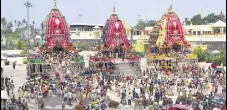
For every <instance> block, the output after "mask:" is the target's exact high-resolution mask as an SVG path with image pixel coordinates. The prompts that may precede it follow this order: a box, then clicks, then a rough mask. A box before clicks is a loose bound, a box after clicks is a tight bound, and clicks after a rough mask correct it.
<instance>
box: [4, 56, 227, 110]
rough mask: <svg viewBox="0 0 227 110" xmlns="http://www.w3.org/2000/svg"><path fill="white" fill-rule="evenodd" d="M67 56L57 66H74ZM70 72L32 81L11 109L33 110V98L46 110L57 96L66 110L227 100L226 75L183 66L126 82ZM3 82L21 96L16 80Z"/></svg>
mask: <svg viewBox="0 0 227 110" xmlns="http://www.w3.org/2000/svg"><path fill="white" fill-rule="evenodd" d="M64 55H66V54H64ZM64 55H63V56H61V55H60V54H57V55H56V56H55V57H53V58H54V59H52V60H53V61H54V62H55V63H56V64H57V65H62V62H64V64H66V62H70V61H68V60H66V59H67V58H69V57H67V56H64ZM69 59H70V58H69ZM68 65H69V64H68ZM66 69H67V71H66V72H62V71H61V66H57V72H59V73H61V78H60V79H58V78H57V79H53V78H51V77H49V76H47V75H45V74H38V75H34V76H28V78H27V81H26V83H25V84H24V85H23V86H21V87H19V89H18V91H17V92H18V94H19V98H18V99H17V100H16V99H15V97H14V96H13V97H12V98H11V102H10V106H9V107H11V108H12V107H16V106H17V107H18V108H21V109H22V110H23V109H25V108H28V104H27V101H29V100H30V99H31V98H33V99H35V100H36V104H37V105H38V107H39V108H41V109H44V107H45V106H44V105H45V104H46V103H48V102H45V101H44V99H45V98H49V97H52V96H53V95H55V96H59V97H61V98H62V103H61V105H62V109H64V108H65V106H66V105H75V104H76V105H77V107H79V106H80V109H81V110H85V109H86V110H99V109H101V110H106V109H107V108H108V107H110V103H112V102H117V103H119V104H120V105H119V106H118V107H122V106H121V105H129V106H131V107H135V108H137V109H149V108H160V107H164V106H168V105H171V106H174V105H175V104H181V105H185V106H186V107H188V108H193V109H196V110H199V109H200V110H202V109H203V110H204V109H205V108H206V107H209V108H211V107H213V106H212V104H211V103H208V102H207V100H208V99H209V98H212V97H221V98H224V99H225V97H226V90H225V88H226V87H225V84H226V82H225V79H226V74H225V73H223V72H220V73H218V72H215V71H214V70H213V69H211V68H210V67H209V68H204V67H199V66H198V65H189V64H188V65H182V66H181V67H179V69H178V70H176V71H174V72H173V73H171V72H169V73H167V72H166V71H164V70H156V69H148V68H147V69H146V70H144V72H143V75H142V76H141V77H132V76H120V77H121V79H123V80H119V78H116V77H115V76H113V77H112V78H107V76H106V75H107V74H103V73H100V72H96V71H94V70H93V69H86V71H89V72H88V74H82V73H83V72H85V70H81V71H80V72H73V71H71V70H70V69H69V68H66ZM1 81H2V83H3V84H4V83H5V86H6V88H7V92H8V94H9V90H12V92H15V91H13V88H14V86H13V81H12V80H10V79H8V78H5V80H4V78H2V80H1ZM4 81H5V82H4ZM197 93H201V94H202V95H204V96H205V97H206V98H203V99H202V100H200V99H199V98H198V97H196V96H195V94H197ZM180 97H184V100H180ZM22 98H26V99H27V100H22ZM167 99H168V101H167ZM186 99H187V100H186ZM195 102H196V103H195ZM205 102H207V103H205ZM201 106H202V108H201ZM116 108H117V107H116ZM9 110H11V109H9Z"/></svg>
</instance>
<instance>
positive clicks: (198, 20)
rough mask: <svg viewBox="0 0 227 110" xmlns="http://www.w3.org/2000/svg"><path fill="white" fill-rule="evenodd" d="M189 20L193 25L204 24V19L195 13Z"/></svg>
mask: <svg viewBox="0 0 227 110" xmlns="http://www.w3.org/2000/svg"><path fill="white" fill-rule="evenodd" d="M191 22H192V24H193V25H202V24H205V21H204V20H203V18H202V16H201V15H200V14H197V15H195V16H193V17H192V18H191Z"/></svg>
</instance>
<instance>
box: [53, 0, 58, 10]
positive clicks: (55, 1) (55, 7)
mask: <svg viewBox="0 0 227 110" xmlns="http://www.w3.org/2000/svg"><path fill="white" fill-rule="evenodd" d="M52 11H59V10H58V8H57V0H54V8H53V9H52Z"/></svg>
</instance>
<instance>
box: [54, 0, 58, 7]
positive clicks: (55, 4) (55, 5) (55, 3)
mask: <svg viewBox="0 0 227 110" xmlns="http://www.w3.org/2000/svg"><path fill="white" fill-rule="evenodd" d="M54 8H57V1H56V0H54Z"/></svg>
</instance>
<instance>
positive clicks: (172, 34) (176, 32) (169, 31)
mask: <svg viewBox="0 0 227 110" xmlns="http://www.w3.org/2000/svg"><path fill="white" fill-rule="evenodd" d="M165 29H166V37H165V44H166V45H168V46H172V45H173V44H174V43H181V44H182V45H185V44H187V42H186V40H185V38H184V34H185V31H184V27H183V25H182V23H181V21H180V19H179V18H178V16H177V15H176V14H175V13H174V12H173V11H172V6H171V7H170V8H169V11H168V13H167V14H166V27H165Z"/></svg>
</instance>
